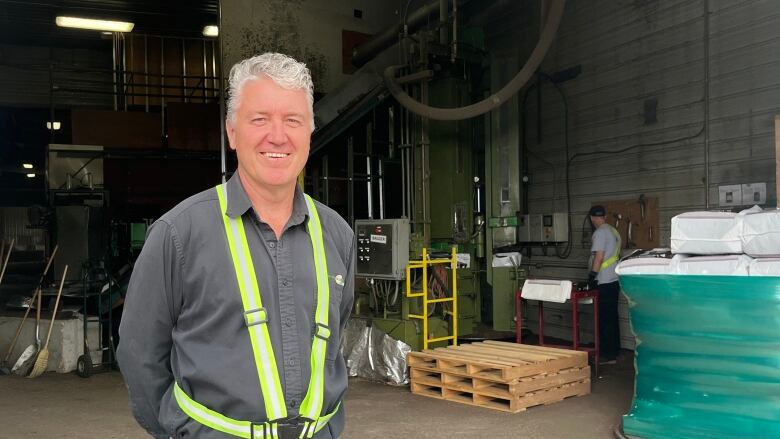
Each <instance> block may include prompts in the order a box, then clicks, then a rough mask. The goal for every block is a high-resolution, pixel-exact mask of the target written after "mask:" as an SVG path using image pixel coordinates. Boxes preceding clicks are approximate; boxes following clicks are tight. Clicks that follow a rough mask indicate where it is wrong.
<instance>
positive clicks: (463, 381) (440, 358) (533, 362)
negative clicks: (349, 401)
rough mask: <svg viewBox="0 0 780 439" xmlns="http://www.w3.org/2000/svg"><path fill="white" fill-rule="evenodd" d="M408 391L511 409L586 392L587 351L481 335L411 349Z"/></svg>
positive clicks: (408, 360) (558, 399) (588, 378)
mask: <svg viewBox="0 0 780 439" xmlns="http://www.w3.org/2000/svg"><path fill="white" fill-rule="evenodd" d="M407 362H408V364H409V367H410V368H411V387H412V393H415V394H418V395H424V396H429V397H432V398H438V399H444V400H448V401H455V402H460V403H464V404H470V405H476V406H480V407H488V408H492V409H496V410H502V411H506V412H510V413H517V412H521V411H524V410H525V409H527V408H528V407H533V406H536V405H542V404H552V403H554V402H559V401H562V400H563V399H564V398H568V397H570V396H580V395H587V394H589V393H590V367H588V354H587V353H586V352H580V351H571V350H566V349H555V348H547V347H540V346H530V345H524V344H515V343H504V342H497V341H485V342H481V343H472V344H465V345H460V346H450V347H447V348H438V349H433V350H430V349H427V350H424V351H422V352H410V353H409V355H408V357H407Z"/></svg>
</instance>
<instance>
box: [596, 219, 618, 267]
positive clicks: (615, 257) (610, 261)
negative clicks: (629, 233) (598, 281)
mask: <svg viewBox="0 0 780 439" xmlns="http://www.w3.org/2000/svg"><path fill="white" fill-rule="evenodd" d="M609 230H610V231H611V232H612V234H613V235H615V238H616V239H617V242H616V243H615V254H613V255H612V256H610V257H609V258H608V259H605V260H604V261H602V262H601V267H600V268H599V270H604V269H605V268H608V267H609V266H610V265H612V264H614V263H616V262H617V261H618V259H620V247H622V242H621V241H622V240H621V239H620V232H618V231H617V229H616V228H614V227H612V226H611V225H610V226H609Z"/></svg>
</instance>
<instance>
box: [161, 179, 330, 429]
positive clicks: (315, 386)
mask: <svg viewBox="0 0 780 439" xmlns="http://www.w3.org/2000/svg"><path fill="white" fill-rule="evenodd" d="M225 188H226V186H225V185H224V184H222V185H218V186H217V187H216V190H217V197H218V199H219V207H220V213H221V214H222V219H223V222H224V226H225V236H226V237H227V242H228V247H229V248H230V256H231V258H232V260H233V267H234V268H235V270H236V279H237V281H238V289H239V291H240V293H241V303H242V305H243V308H244V316H243V317H244V321H245V323H246V326H247V329H248V331H249V338H250V340H251V343H252V353H253V356H254V360H255V366H256V368H257V376H258V380H259V382H260V389H261V391H262V394H263V403H264V405H265V411H266V415H267V417H268V419H269V421H268V422H264V423H259V424H253V423H251V422H250V421H237V420H235V419H231V418H228V417H227V416H224V415H222V414H220V413H218V412H215V411H213V410H211V409H209V408H208V407H206V406H204V405H202V404H200V403H198V402H197V401H195V400H193V399H192V398H190V396H189V395H187V394H186V393H185V392H184V391H183V390H182V389H181V388H180V387H179V385H178V383H175V384H174V395H175V397H176V402H177V403H178V404H179V407H180V408H181V409H182V411H184V412H185V413H186V414H187V415H188V416H189V417H190V418H192V419H194V420H195V421H197V422H199V423H201V424H203V425H205V426H208V427H210V428H213V429H214V430H218V431H221V432H223V433H226V434H230V435H232V436H237V437H242V438H251V437H255V438H264V439H276V438H277V436H278V434H277V422H275V421H277V420H280V419H283V418H286V417H287V408H286V406H285V401H284V394H283V392H282V384H281V381H280V380H279V371H278V370H277V368H276V358H275V356H274V351H273V346H272V345H271V337H270V334H269V332H268V326H267V325H266V324H267V322H268V319H269V316H268V312H267V311H266V310H265V308H263V302H262V299H261V296H260V288H259V287H258V284H257V275H256V274H255V268H254V264H253V263H252V256H251V253H250V252H249V244H248V242H247V239H246V231H245V229H244V222H243V219H242V217H240V216H239V217H238V218H230V217H229V216H228V215H227V214H226V213H225V212H226V211H227V193H226V189H225ZM304 197H305V200H306V208H307V209H308V211H309V221H308V230H309V238H310V239H311V245H312V255H313V258H314V267H315V272H316V278H317V309H316V311H315V334H314V336H313V337H312V349H311V377H310V379H309V389H308V391H307V392H306V397H305V398H304V400H303V402H302V403H301V408H300V415H301V417H302V418H307V419H308V420H306V421H305V422H304V429H303V431H302V432H301V436H300V437H301V438H302V439H303V438H311V437H313V436H314V434H315V433H317V432H318V431H320V430H322V428H323V427H325V425H327V423H328V421H330V419H331V418H332V417H333V416H334V415H335V414H336V413H337V412H338V410H339V408H340V407H341V403H340V402H339V404H338V405H337V406H336V409H335V410H333V412H332V413H329V414H327V415H325V416H320V413H322V406H323V399H324V393H325V389H324V387H325V354H326V349H327V342H328V339H329V338H330V333H331V331H330V328H329V327H328V311H329V304H330V285H329V283H328V263H327V258H326V256H325V244H324V242H323V239H322V224H321V223H320V217H319V214H318V212H317V208H316V206H315V205H314V200H312V198H311V197H309V196H308V195H305V194H304ZM253 430H254V431H253ZM266 432H267V433H268V434H266ZM253 433H254V434H253Z"/></svg>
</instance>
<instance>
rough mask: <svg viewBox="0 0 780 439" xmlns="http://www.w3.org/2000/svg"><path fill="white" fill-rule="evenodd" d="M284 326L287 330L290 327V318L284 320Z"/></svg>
mask: <svg viewBox="0 0 780 439" xmlns="http://www.w3.org/2000/svg"><path fill="white" fill-rule="evenodd" d="M284 326H286V327H288V328H289V327H290V326H292V319H291V318H289V317H287V318H286V319H284Z"/></svg>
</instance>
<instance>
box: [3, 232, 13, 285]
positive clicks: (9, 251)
mask: <svg viewBox="0 0 780 439" xmlns="http://www.w3.org/2000/svg"><path fill="white" fill-rule="evenodd" d="M15 240H16V239H15V238H14V239H11V245H10V246H8V254H7V255H5V261H3V269H2V270H0V284H2V283H3V275H4V274H5V268H6V267H8V260H9V259H11V250H13V249H14V241H15ZM3 245H5V241H3ZM0 253H1V252H0Z"/></svg>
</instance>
